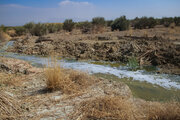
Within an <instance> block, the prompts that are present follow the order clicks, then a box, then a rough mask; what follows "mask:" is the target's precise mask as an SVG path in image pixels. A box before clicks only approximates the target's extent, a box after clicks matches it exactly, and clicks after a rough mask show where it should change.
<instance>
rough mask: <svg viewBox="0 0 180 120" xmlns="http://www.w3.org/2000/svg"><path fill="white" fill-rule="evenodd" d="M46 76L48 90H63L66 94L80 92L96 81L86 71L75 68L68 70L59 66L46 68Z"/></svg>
mask: <svg viewBox="0 0 180 120" xmlns="http://www.w3.org/2000/svg"><path fill="white" fill-rule="evenodd" d="M45 76H46V79H47V81H46V85H47V89H48V90H50V91H54V90H61V91H62V92H63V93H65V94H72V93H77V92H80V91H82V90H84V89H85V88H87V87H88V86H90V85H91V84H93V82H94V80H93V77H90V76H89V75H87V74H86V73H82V72H79V71H74V70H69V71H66V70H63V69H62V68H60V67H59V66H54V67H48V68H46V70H45Z"/></svg>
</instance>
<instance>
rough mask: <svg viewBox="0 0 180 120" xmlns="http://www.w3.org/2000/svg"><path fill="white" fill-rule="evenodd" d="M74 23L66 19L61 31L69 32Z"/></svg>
mask: <svg viewBox="0 0 180 120" xmlns="http://www.w3.org/2000/svg"><path fill="white" fill-rule="evenodd" d="M74 24H75V23H74V22H73V20H72V19H66V20H65V21H64V23H63V29H64V30H66V31H69V32H71V31H72V30H73V28H74Z"/></svg>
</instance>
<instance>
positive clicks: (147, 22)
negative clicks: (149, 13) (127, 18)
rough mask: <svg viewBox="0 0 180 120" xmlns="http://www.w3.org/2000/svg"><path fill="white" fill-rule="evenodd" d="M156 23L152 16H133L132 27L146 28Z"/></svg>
mask: <svg viewBox="0 0 180 120" xmlns="http://www.w3.org/2000/svg"><path fill="white" fill-rule="evenodd" d="M156 25H157V21H156V19H154V18H153V17H149V18H147V17H142V18H135V23H134V28H135V29H146V28H153V27H154V26H156Z"/></svg>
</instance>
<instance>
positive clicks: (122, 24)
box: [111, 16, 129, 31]
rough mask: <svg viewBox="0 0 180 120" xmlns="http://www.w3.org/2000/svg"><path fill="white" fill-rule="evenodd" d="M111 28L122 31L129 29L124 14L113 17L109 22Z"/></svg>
mask: <svg viewBox="0 0 180 120" xmlns="http://www.w3.org/2000/svg"><path fill="white" fill-rule="evenodd" d="M111 29H112V31H114V30H119V31H123V30H127V29H129V21H128V20H127V19H126V16H121V17H120V18H117V19H115V20H114V21H113V23H112V24H111Z"/></svg>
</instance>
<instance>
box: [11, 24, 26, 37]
mask: <svg viewBox="0 0 180 120" xmlns="http://www.w3.org/2000/svg"><path fill="white" fill-rule="evenodd" d="M14 29H15V31H16V35H18V36H21V35H24V34H25V33H26V29H25V28H24V27H23V26H18V27H14Z"/></svg>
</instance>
